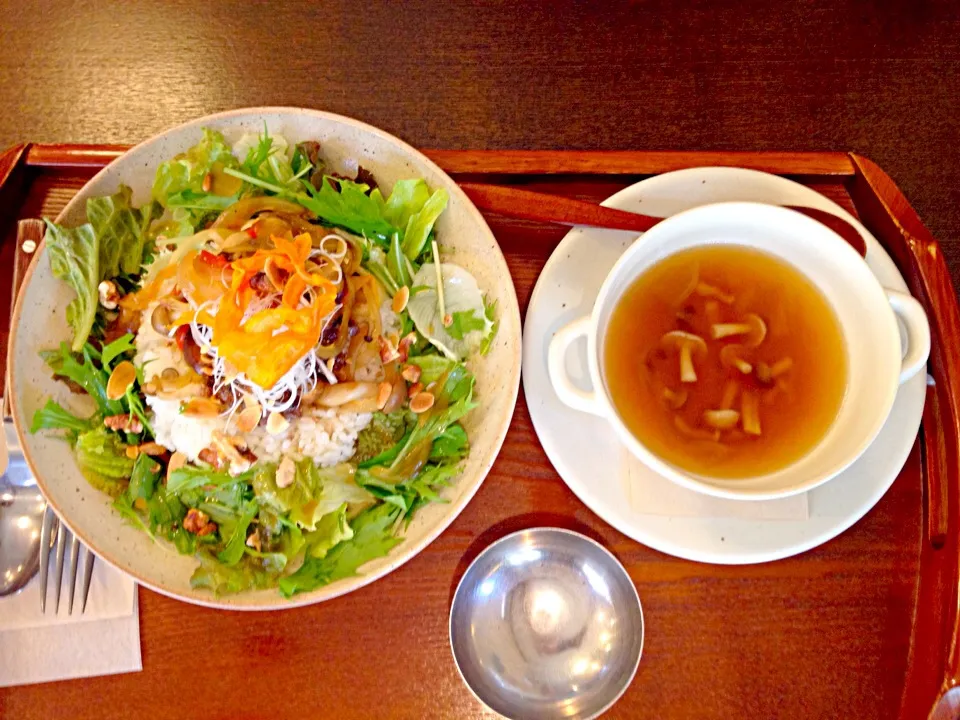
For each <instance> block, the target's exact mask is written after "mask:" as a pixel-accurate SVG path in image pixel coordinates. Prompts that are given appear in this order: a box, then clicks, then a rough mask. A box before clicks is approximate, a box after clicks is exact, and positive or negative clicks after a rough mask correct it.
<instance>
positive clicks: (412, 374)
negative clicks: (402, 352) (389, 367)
mask: <svg viewBox="0 0 960 720" xmlns="http://www.w3.org/2000/svg"><path fill="white" fill-rule="evenodd" d="M422 372H423V371H422V370H421V369H420V366H419V365H404V367H403V372H401V373H400V374H401V375H403V379H404V380H406V381H407V382H412V383H415V382H419V381H420V375H421V374H422Z"/></svg>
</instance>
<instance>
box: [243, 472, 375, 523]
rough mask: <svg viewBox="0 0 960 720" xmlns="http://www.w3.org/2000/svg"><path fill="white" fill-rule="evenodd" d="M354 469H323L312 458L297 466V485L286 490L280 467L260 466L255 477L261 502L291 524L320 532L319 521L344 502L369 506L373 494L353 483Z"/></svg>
mask: <svg viewBox="0 0 960 720" xmlns="http://www.w3.org/2000/svg"><path fill="white" fill-rule="evenodd" d="M353 474H354V469H353V467H352V466H351V465H349V464H348V463H341V464H340V465H335V466H334V467H331V468H324V469H320V468H318V467H317V466H316V465H314V464H313V462H312V461H311V460H309V459H305V460H302V461H300V462H299V463H297V464H296V472H295V473H294V479H293V482H292V483H291V484H290V485H288V486H287V487H285V488H281V487H279V486H278V485H277V476H276V468H275V467H274V466H271V465H265V466H262V467H258V468H257V471H256V473H255V475H254V477H253V490H254V494H255V495H256V497H257V499H258V500H259V501H260V502H262V503H263V504H264V505H267V506H268V507H270V508H272V509H273V510H275V511H276V512H278V513H281V514H287V517H288V519H289V520H290V521H291V522H294V523H296V524H297V525H299V526H300V527H302V528H304V529H306V530H316V526H317V522H318V521H319V520H320V519H321V518H322V517H323V516H324V515H326V514H327V513H330V512H333V511H334V510H336V509H337V508H339V507H340V505H342V504H343V503H348V504H351V505H357V504H364V503H368V502H370V500H371V497H370V495H369V493H367V492H365V491H364V490H363V488H361V487H359V486H358V485H357V484H356V483H355V482H354V480H353Z"/></svg>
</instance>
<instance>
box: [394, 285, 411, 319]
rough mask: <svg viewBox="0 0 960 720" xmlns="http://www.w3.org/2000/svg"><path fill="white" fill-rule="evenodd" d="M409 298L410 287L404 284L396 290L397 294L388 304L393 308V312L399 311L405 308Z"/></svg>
mask: <svg viewBox="0 0 960 720" xmlns="http://www.w3.org/2000/svg"><path fill="white" fill-rule="evenodd" d="M409 300H410V288H409V287H407V286H406V285H404V286H403V287H402V288H400V289H399V290H397V294H396V295H394V296H393V304H392V305H391V306H390V307H392V308H393V311H394V312H395V313H401V312H403V311H404V310H406V308H407V302H409Z"/></svg>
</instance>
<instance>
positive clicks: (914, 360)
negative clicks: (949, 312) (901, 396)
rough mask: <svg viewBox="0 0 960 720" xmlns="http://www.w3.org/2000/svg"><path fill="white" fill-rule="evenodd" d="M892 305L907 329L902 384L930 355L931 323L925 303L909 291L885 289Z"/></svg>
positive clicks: (922, 365) (901, 372)
mask: <svg viewBox="0 0 960 720" xmlns="http://www.w3.org/2000/svg"><path fill="white" fill-rule="evenodd" d="M885 292H886V293H887V300H889V301H890V307H891V308H893V312H894V313H895V314H896V316H897V317H898V318H900V321H901V322H902V323H903V327H904V328H905V329H906V331H907V351H906V353H905V354H904V356H903V360H902V361H901V365H900V384H903V383H905V382H906V381H907V380H909V379H910V378H912V377H913V376H914V375H916V374H917V373H918V372H919V371H920V370H921V369H922V368H924V367H925V366H926V364H927V358H928V357H930V323H929V322H928V320H927V313H926V312H925V311H924V309H923V305H921V304H920V303H919V302H917V301H916V300H915V299H914V298H912V297H911V296H910V295H908V294H907V293H902V292H897V291H896V290H885Z"/></svg>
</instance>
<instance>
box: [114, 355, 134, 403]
mask: <svg viewBox="0 0 960 720" xmlns="http://www.w3.org/2000/svg"><path fill="white" fill-rule="evenodd" d="M136 379H137V369H136V368H135V367H134V366H133V363H132V362H130V361H129V360H124V361H123V362H122V363H120V364H119V365H117V366H116V367H115V368H114V369H113V372H112V373H110V379H109V380H107V397H108V398H109V399H110V400H119V399H120V398H122V397H123V396H124V395H126V393H127V390H128V389H129V388H130V386H131V385H133V381H134V380H136Z"/></svg>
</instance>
